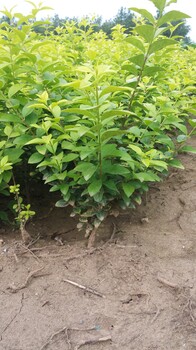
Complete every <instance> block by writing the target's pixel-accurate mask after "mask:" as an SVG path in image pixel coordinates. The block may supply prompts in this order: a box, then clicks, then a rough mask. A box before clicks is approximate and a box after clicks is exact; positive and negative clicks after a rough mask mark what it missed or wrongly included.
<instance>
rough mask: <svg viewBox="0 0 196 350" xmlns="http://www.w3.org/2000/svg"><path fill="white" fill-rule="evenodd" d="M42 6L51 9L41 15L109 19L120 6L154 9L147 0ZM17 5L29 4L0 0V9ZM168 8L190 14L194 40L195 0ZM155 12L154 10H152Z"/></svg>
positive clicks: (50, 0)
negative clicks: (95, 16)
mask: <svg viewBox="0 0 196 350" xmlns="http://www.w3.org/2000/svg"><path fill="white" fill-rule="evenodd" d="M31 1H32V2H34V3H35V4H38V3H40V0H31ZM42 3H43V5H44V6H49V7H52V8H53V9H54V10H52V11H43V12H42V17H46V16H48V15H50V16H53V15H54V14H55V13H56V14H58V15H59V17H60V18H64V17H66V16H68V17H73V16H75V17H82V16H85V15H101V16H102V17H103V19H110V18H112V17H113V16H115V15H116V13H117V12H118V10H119V8H120V7H122V6H123V7H126V8H130V7H138V8H146V9H147V10H150V11H151V10H152V11H154V6H153V4H152V3H151V2H150V1H148V0H108V1H107V0H45V1H42ZM14 5H17V7H16V11H17V12H21V13H24V14H26V13H28V9H29V8H30V5H29V4H27V3H25V1H24V0H0V10H2V9H3V8H4V7H6V8H7V9H10V8H11V7H12V6H14ZM169 9H170V10H173V9H175V10H178V11H181V12H185V13H186V14H188V15H190V16H192V18H191V19H188V20H187V23H188V24H189V25H190V26H191V32H190V33H189V36H190V37H191V39H192V40H193V41H194V42H196V0H178V2H177V3H176V4H172V5H171V6H170V7H169ZM154 13H156V11H154Z"/></svg>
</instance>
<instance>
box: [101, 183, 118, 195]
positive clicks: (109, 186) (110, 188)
mask: <svg viewBox="0 0 196 350" xmlns="http://www.w3.org/2000/svg"><path fill="white" fill-rule="evenodd" d="M104 186H105V187H107V188H108V189H109V190H110V191H112V192H116V193H118V192H119V191H118V188H117V187H116V183H115V182H114V181H113V180H107V181H105V182H104Z"/></svg>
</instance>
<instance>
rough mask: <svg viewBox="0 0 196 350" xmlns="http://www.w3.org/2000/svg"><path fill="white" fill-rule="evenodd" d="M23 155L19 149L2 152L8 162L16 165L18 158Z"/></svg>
mask: <svg viewBox="0 0 196 350" xmlns="http://www.w3.org/2000/svg"><path fill="white" fill-rule="evenodd" d="M23 153H24V151H23V150H22V149H20V148H9V149H6V150H5V151H4V154H5V156H8V159H9V161H10V162H12V163H13V164H14V163H18V162H19V161H20V160H21V159H20V156H21V155H22V154H23Z"/></svg>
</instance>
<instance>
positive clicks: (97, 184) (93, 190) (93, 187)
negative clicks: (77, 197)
mask: <svg viewBox="0 0 196 350" xmlns="http://www.w3.org/2000/svg"><path fill="white" fill-rule="evenodd" d="M101 187H102V181H101V180H95V181H93V182H92V183H91V184H90V185H89V186H88V193H89V195H90V196H91V197H93V196H94V195H95V194H97V193H98V192H99V191H100V189H101Z"/></svg>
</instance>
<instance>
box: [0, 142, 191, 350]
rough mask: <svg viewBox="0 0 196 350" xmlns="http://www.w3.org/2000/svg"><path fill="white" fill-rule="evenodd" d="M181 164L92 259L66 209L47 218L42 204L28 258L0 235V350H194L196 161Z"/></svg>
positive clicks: (105, 230) (9, 236) (11, 238)
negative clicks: (1, 242) (183, 166)
mask: <svg viewBox="0 0 196 350" xmlns="http://www.w3.org/2000/svg"><path fill="white" fill-rule="evenodd" d="M192 144H193V145H195V146H196V140H195V139H194V140H192ZM181 159H182V162H183V164H184V165H185V170H184V171H183V170H173V172H172V173H171V174H170V176H169V177H168V178H167V179H166V180H165V181H164V182H162V183H160V184H158V185H157V184H156V187H152V188H151V190H150V192H149V193H148V194H147V197H146V198H144V201H143V204H142V205H141V206H140V207H139V208H138V209H137V211H129V212H122V213H121V214H120V216H119V217H118V218H116V219H115V225H113V221H112V220H113V219H112V218H110V220H108V221H107V222H106V223H105V224H104V226H103V227H102V228H101V229H100V232H99V236H98V237H97V241H96V248H97V249H94V250H93V251H91V253H89V252H87V250H86V248H85V247H86V242H85V241H84V239H83V236H82V235H80V234H78V233H77V232H76V230H75V221H74V219H68V216H66V215H65V212H64V210H63V209H53V210H51V212H50V213H49V214H48V216H47V215H46V214H47V213H48V212H49V209H50V205H49V204H48V199H47V198H45V199H40V198H38V197H37V199H36V201H35V202H36V204H35V206H36V208H37V212H38V215H37V218H35V219H34V221H33V222H32V223H31V224H29V227H28V230H29V231H30V232H31V234H32V235H33V236H34V237H37V235H38V234H39V235H40V239H39V240H38V241H37V242H36V243H35V244H34V245H32V246H31V247H29V249H28V248H25V247H24V246H23V245H22V244H21V243H20V241H19V236H16V234H15V235H14V233H13V232H7V231H5V232H4V231H3V230H1V232H2V234H1V239H2V240H3V244H2V246H1V247H0V350H57V349H58V350H77V349H82V350H90V349H91V350H110V349H111V350H114V349H115V350H116V349H118V350H155V349H158V350H194V349H196V263H195V262H196V161H195V156H194V155H182V156H181ZM36 208H35V209H36ZM114 227H116V232H115V235H114V237H113V239H112V240H109V238H110V236H111V233H112V230H113V228H114ZM113 233H114V232H113ZM67 280H69V281H71V282H74V283H76V284H77V285H74V284H73V283H72V284H71V283H70V282H68V281H67ZM79 285H80V286H79ZM82 288H87V289H82Z"/></svg>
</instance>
